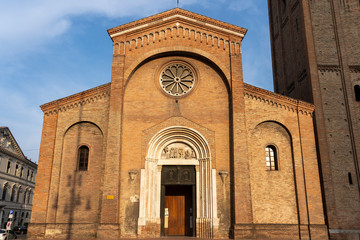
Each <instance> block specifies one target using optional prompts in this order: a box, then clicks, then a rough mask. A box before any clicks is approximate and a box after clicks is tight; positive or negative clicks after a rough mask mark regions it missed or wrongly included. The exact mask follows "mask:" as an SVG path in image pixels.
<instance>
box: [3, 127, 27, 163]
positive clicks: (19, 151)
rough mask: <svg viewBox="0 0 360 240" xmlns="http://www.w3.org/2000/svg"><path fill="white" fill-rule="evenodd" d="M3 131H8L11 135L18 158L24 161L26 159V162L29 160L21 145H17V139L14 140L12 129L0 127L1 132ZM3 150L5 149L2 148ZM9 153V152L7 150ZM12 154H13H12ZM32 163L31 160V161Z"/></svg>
mask: <svg viewBox="0 0 360 240" xmlns="http://www.w3.org/2000/svg"><path fill="white" fill-rule="evenodd" d="M1 129H3V130H4V131H7V132H8V133H9V137H10V139H11V142H12V144H13V146H14V148H15V151H16V152H17V154H18V155H17V157H18V158H19V157H20V158H22V159H24V160H25V159H26V160H29V159H27V158H26V157H25V155H24V153H23V151H22V150H21V148H20V146H19V144H18V143H17V141H16V139H15V138H14V135H13V134H12V133H11V131H10V129H9V128H8V127H0V130H1ZM1 149H3V148H1ZM3 150H6V149H3ZM6 151H7V150H6ZM10 153H11V152H10ZM29 161H30V160H29Z"/></svg>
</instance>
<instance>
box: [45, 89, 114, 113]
mask: <svg viewBox="0 0 360 240" xmlns="http://www.w3.org/2000/svg"><path fill="white" fill-rule="evenodd" d="M109 96H110V83H107V84H104V85H101V86H99V87H96V88H92V89H89V90H87V91H84V92H80V93H77V94H74V95H71V96H69V97H66V98H62V99H59V100H56V101H52V102H50V103H46V104H44V105H42V106H40V107H41V109H42V110H43V112H44V114H45V115H46V116H48V115H50V114H57V113H58V112H65V111H67V110H69V109H73V108H77V107H79V106H83V105H85V104H89V103H92V102H96V101H98V100H100V99H103V98H107V97H109Z"/></svg>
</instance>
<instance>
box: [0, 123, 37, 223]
mask: <svg viewBox="0 0 360 240" xmlns="http://www.w3.org/2000/svg"><path fill="white" fill-rule="evenodd" d="M36 171H37V164H36V163H34V162H32V161H30V160H29V159H27V158H26V157H25V156H24V154H23V152H22V151H21V149H20V147H19V145H18V144H17V142H16V140H15V138H14V136H13V135H12V134H11V132H10V129H9V128H7V127H0V186H1V189H0V227H1V228H6V223H7V222H8V216H9V211H10V210H13V211H14V215H13V226H17V225H27V224H28V223H29V222H30V217H31V208H32V199H33V195H34V188H35V177H36Z"/></svg>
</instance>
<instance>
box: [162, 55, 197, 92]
mask: <svg viewBox="0 0 360 240" xmlns="http://www.w3.org/2000/svg"><path fill="white" fill-rule="evenodd" d="M175 64H181V65H184V66H186V67H187V68H188V69H190V70H191V72H192V74H193V77H194V81H193V84H192V86H191V90H189V91H187V92H186V93H184V94H179V95H175V94H170V93H169V92H167V91H166V90H165V89H164V88H163V86H162V81H161V78H162V73H163V71H164V70H165V69H166V68H167V67H169V66H171V65H175ZM174 81H176V80H174ZM177 81H181V79H177ZM156 82H157V86H158V88H159V89H160V91H161V92H162V93H163V94H164V95H165V96H167V97H170V98H175V99H179V98H184V97H187V96H189V95H190V94H192V93H193V92H194V89H195V88H196V87H197V85H199V77H198V72H197V71H196V70H195V67H193V65H192V64H190V63H189V62H187V61H183V60H172V61H167V62H166V63H164V64H163V65H161V67H160V68H159V70H158V74H157V77H156Z"/></svg>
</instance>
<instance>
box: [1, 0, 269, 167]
mask: <svg viewBox="0 0 360 240" xmlns="http://www.w3.org/2000/svg"><path fill="white" fill-rule="evenodd" d="M174 7H176V0H156V1H149V0H132V1H125V0H101V1H100V0H61V1H48V0H14V1H7V0H0V84H1V85H0V96H1V101H0V112H1V114H0V126H8V127H9V128H10V130H11V132H12V134H13V135H14V136H15V138H16V140H17V142H18V144H19V145H20V147H21V149H22V150H23V152H24V154H25V155H26V156H28V157H29V158H31V159H32V160H33V161H35V162H37V161H38V155H39V148H40V140H41V131H42V119H43V113H42V111H41V109H40V107H39V106H40V105H42V104H44V103H47V102H50V101H53V100H56V99H59V98H62V97H66V96H69V95H72V94H74V93H77V92H81V91H84V90H87V89H89V88H93V87H96V86H99V85H102V84H104V83H108V82H110V76H111V61H112V41H111V39H110V37H109V36H108V34H107V32H106V30H107V29H109V28H113V27H116V26H119V25H122V24H124V23H128V22H131V21H134V20H137V19H139V18H144V17H147V16H150V15H153V14H156V13H159V12H163V11H166V10H168V9H171V8H174ZM180 7H181V8H183V9H186V10H189V11H192V12H196V13H199V14H202V15H206V16H208V17H211V18H214V19H218V20H221V21H224V22H228V23H231V24H234V25H237V26H241V27H244V28H247V29H248V32H247V34H246V36H245V39H244V40H243V44H242V53H243V71H244V82H246V83H249V84H252V85H255V86H258V87H261V88H264V89H267V90H271V91H272V90H273V87H272V86H273V85H272V70H271V68H272V66H271V51H270V37H269V23H268V11H267V0H180Z"/></svg>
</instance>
